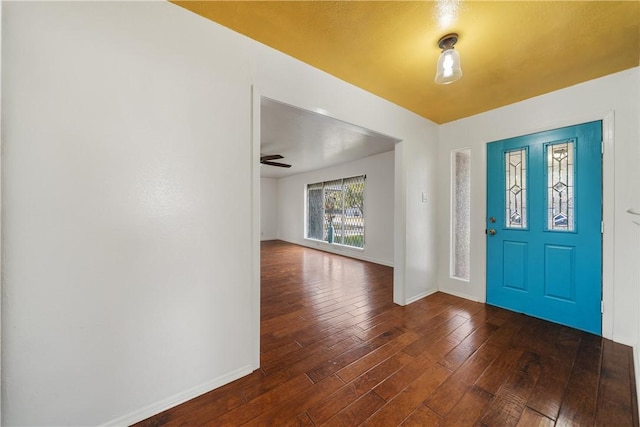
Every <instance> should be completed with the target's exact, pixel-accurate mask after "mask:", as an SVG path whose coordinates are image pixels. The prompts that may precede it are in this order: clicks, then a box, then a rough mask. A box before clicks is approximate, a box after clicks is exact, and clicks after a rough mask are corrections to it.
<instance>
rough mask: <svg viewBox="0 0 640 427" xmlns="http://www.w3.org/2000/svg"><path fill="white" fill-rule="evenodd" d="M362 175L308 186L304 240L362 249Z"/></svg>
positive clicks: (363, 178)
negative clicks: (305, 234) (321, 241)
mask: <svg viewBox="0 0 640 427" xmlns="http://www.w3.org/2000/svg"><path fill="white" fill-rule="evenodd" d="M365 180H366V176H365V175H360V176H354V177H351V178H343V179H336V180H333V181H325V182H317V183H315V184H309V185H307V236H306V237H307V238H308V239H315V240H323V241H325V242H328V243H332V244H337V245H344V246H351V247H355V248H364V182H365Z"/></svg>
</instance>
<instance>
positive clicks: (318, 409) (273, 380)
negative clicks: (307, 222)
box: [138, 241, 638, 426]
mask: <svg viewBox="0 0 640 427" xmlns="http://www.w3.org/2000/svg"><path fill="white" fill-rule="evenodd" d="M392 280H393V270H392V269H391V268H389V267H385V266H380V265H376V264H371V263H367V262H362V261H357V260H353V259H349V258H345V257H341V256H338V255H332V254H328V253H324V252H319V251H316V250H313V249H308V248H303V247H300V246H295V245H291V244H288V243H284V242H279V241H270V242H263V244H262V285H261V286H262V295H261V299H262V312H261V322H262V323H261V325H262V328H261V353H262V354H261V369H259V370H258V371H256V372H254V373H253V374H251V375H248V376H246V377H244V378H241V379H239V380H237V381H235V382H233V383H231V384H227V385H225V386H223V387H221V388H219V389H217V390H214V391H212V392H210V393H207V394H205V395H203V396H200V397H198V398H196V399H193V400H191V401H189V402H186V403H184V404H182V405H179V406H177V407H175V408H173V409H170V410H168V411H165V412H163V413H160V414H158V415H156V416H153V417H151V418H149V419H147V420H145V421H143V422H141V423H139V424H138V425H140V426H181V425H210V426H239V425H248V426H357V425H364V426H473V425H477V426H554V425H555V426H591V425H603V426H604V425H610V426H638V411H637V405H636V394H635V393H636V391H635V382H634V373H633V358H632V352H631V349H630V348H629V347H626V346H623V345H620V344H616V343H613V342H612V341H609V340H605V339H602V338H600V337H597V336H594V335H591V334H588V333H584V332H580V331H577V330H574V329H570V328H567V327H564V326H559V325H555V324H552V323H549V322H545V321H542V320H538V319H534V318H531V317H527V316H525V315H522V314H516V313H512V312H509V311H506V310H502V309H499V308H495V307H492V306H488V305H485V304H480V303H474V302H471V301H467V300H464V299H460V298H456V297H453V296H450V295H447V294H444V293H436V294H434V295H431V296H429V297H427V298H424V299H422V300H420V301H417V302H415V303H413V304H411V305H409V306H406V307H400V306H397V305H395V304H393V302H392V286H393V285H392Z"/></svg>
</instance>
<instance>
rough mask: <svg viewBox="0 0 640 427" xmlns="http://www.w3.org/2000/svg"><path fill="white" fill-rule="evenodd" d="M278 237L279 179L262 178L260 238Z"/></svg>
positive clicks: (272, 238)
mask: <svg viewBox="0 0 640 427" xmlns="http://www.w3.org/2000/svg"><path fill="white" fill-rule="evenodd" d="M277 238H278V180H277V179H273V178H260V240H274V239H277Z"/></svg>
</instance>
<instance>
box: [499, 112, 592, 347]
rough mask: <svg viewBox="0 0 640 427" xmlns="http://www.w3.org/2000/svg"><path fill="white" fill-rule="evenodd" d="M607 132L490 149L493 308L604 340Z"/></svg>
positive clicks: (571, 133) (567, 132) (539, 137)
mask: <svg viewBox="0 0 640 427" xmlns="http://www.w3.org/2000/svg"><path fill="white" fill-rule="evenodd" d="M601 141H602V124H601V122H599V121H598V122H592V123H586V124H582V125H577V126H570V127H566V128H562V129H557V130H552V131H547V132H541V133H537V134H533V135H527V136H521V137H517V138H511V139H506V140H503V141H496V142H492V143H490V144H488V145H487V303H488V304H492V305H496V306H499V307H503V308H506V309H509V310H513V311H517V312H522V313H525V314H528V315H531V316H534V317H539V318H541V319H545V320H549V321H552V322H556V323H560V324H563V325H567V326H571V327H574V328H577V329H581V330H584V331H588V332H592V333H594V334H598V335H600V334H601V329H602V315H601V295H602V228H601V227H602V225H601V224H602V154H601V153H602V151H601Z"/></svg>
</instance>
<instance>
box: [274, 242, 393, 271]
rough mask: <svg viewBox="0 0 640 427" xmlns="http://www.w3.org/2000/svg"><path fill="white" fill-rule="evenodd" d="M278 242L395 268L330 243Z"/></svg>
mask: <svg viewBox="0 0 640 427" xmlns="http://www.w3.org/2000/svg"><path fill="white" fill-rule="evenodd" d="M278 240H282V241H283V242H287V243H293V244H294V245H298V246H304V247H306V248H311V249H316V250H319V251H324V252H329V253H332V254H336V255H342V256H346V257H349V258H355V259H359V260H361V261H367V262H371V263H374V264H380V265H385V266H387V267H393V262H389V261H384V260H379V259H375V258H371V257H368V256H366V255H363V253H362V252H363V251H362V249H351V248H349V247H347V246H335V245H332V244H330V243H325V242H321V241H317V240H309V241H302V242H298V241H296V242H294V241H292V240H286V239H283V238H279V239H278Z"/></svg>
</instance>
